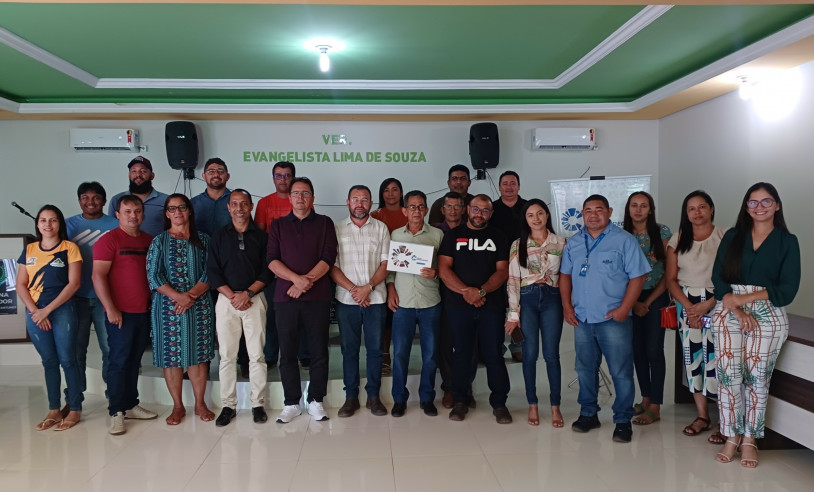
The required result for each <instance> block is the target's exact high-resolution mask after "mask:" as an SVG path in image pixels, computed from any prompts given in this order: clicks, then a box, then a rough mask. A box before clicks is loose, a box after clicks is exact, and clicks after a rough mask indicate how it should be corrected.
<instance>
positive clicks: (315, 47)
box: [303, 38, 345, 72]
mask: <svg viewBox="0 0 814 492" xmlns="http://www.w3.org/2000/svg"><path fill="white" fill-rule="evenodd" d="M303 47H304V48H305V49H307V50H309V51H316V52H317V53H319V69H320V71H322V72H327V71H329V70H330V69H331V59H330V58H329V57H328V52H331V53H336V52H337V51H341V50H343V49H345V43H343V42H341V41H337V40H335V39H328V38H316V39H309V40H308V41H306V42H305V43H303Z"/></svg>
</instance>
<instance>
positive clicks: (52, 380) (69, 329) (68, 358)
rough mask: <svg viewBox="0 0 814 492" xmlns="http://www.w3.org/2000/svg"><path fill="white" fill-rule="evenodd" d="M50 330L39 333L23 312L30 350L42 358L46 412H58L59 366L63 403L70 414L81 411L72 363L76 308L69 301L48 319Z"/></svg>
mask: <svg viewBox="0 0 814 492" xmlns="http://www.w3.org/2000/svg"><path fill="white" fill-rule="evenodd" d="M48 320H49V321H50V322H51V329H50V330H48V331H45V330H42V329H40V327H38V326H37V325H36V323H34V321H32V320H31V313H29V312H28V310H26V316H25V328H26V331H28V336H29V337H30V338H31V342H32V343H33V344H34V348H35V349H37V352H38V353H39V354H40V358H42V367H43V368H44V369H45V390H46V392H47V394H48V408H49V409H51V410H58V409H59V408H60V406H61V405H60V403H61V395H60V392H59V388H60V386H62V375H61V374H60V373H59V366H62V370H63V371H64V372H65V385H66V386H67V391H66V401H67V402H68V406H69V407H70V409H71V410H74V411H80V410H82V401H83V400H84V399H85V398H84V395H83V394H82V381H81V377H80V375H79V367H78V366H77V363H76V332H77V330H76V324H77V323H76V307H75V306H74V303H73V301H70V300H69V301H68V302H66V303H64V304H63V305H61V306H59V307H58V308H56V309H55V310H54V312H52V313H51V315H50V316H48Z"/></svg>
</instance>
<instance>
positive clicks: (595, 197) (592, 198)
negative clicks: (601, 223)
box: [582, 193, 610, 209]
mask: <svg viewBox="0 0 814 492" xmlns="http://www.w3.org/2000/svg"><path fill="white" fill-rule="evenodd" d="M594 201H596V202H602V204H603V205H605V208H608V209H609V208H610V203H609V202H608V199H607V198H605V197H604V196H602V195H600V194H598V193H594V194H593V195H591V196H589V197H588V198H586V199H585V201H584V202H582V208H585V204H586V203H588V202H594Z"/></svg>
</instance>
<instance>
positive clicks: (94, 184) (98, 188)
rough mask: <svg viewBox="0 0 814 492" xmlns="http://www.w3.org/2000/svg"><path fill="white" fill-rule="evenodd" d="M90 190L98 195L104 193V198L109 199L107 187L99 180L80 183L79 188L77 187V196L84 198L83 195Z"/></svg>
mask: <svg viewBox="0 0 814 492" xmlns="http://www.w3.org/2000/svg"><path fill="white" fill-rule="evenodd" d="M88 191H92V192H94V193H96V194H97V195H102V199H104V200H105V201H107V192H105V187H104V186H102V184H101V183H99V182H98V181H85V182H84V183H82V184H81V185H79V188H77V189H76V198H82V195H84V194H85V193H87V192H88Z"/></svg>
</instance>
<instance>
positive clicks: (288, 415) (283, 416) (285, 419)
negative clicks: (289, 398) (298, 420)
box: [277, 405, 302, 424]
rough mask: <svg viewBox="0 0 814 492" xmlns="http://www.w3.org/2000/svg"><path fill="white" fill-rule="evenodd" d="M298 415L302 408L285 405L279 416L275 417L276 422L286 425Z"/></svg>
mask: <svg viewBox="0 0 814 492" xmlns="http://www.w3.org/2000/svg"><path fill="white" fill-rule="evenodd" d="M300 414H302V408H300V406H299V405H286V406H285V407H283V411H282V412H280V415H278V416H277V422H278V423H280V424H287V423H289V422H291V421H292V420H294V417H296V416H298V415H300Z"/></svg>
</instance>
